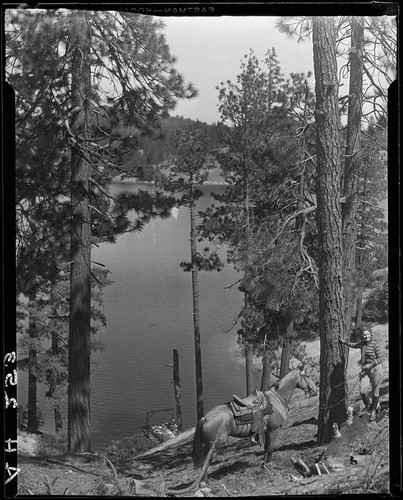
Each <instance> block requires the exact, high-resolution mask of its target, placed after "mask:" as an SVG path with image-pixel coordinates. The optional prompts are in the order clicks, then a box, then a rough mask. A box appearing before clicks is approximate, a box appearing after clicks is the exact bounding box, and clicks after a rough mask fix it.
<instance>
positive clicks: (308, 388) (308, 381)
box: [300, 373, 317, 397]
mask: <svg viewBox="0 0 403 500" xmlns="http://www.w3.org/2000/svg"><path fill="white" fill-rule="evenodd" d="M300 376H301V378H302V380H304V381H305V383H306V385H307V389H306V390H305V389H303V388H302V387H301V389H302V390H303V391H304V392H305V395H306V394H308V397H311V396H313V394H312V392H313V391H312V388H311V384H312V385H313V382H312V380H311V379H310V378H309V377H308V376H307V375H305V373H301V374H300ZM315 392H316V393H317V391H315Z"/></svg>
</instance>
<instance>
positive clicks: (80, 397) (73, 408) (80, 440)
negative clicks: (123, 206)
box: [68, 12, 92, 452]
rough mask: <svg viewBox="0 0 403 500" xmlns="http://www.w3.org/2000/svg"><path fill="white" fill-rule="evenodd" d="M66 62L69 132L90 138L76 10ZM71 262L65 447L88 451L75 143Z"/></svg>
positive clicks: (86, 318)
mask: <svg viewBox="0 0 403 500" xmlns="http://www.w3.org/2000/svg"><path fill="white" fill-rule="evenodd" d="M75 29H76V35H77V38H76V43H77V47H76V49H75V51H74V53H73V61H72V83H71V95H72V106H73V107H78V108H80V113H79V115H78V116H77V117H76V119H75V122H74V123H73V126H72V127H71V130H72V131H73V133H74V134H75V135H76V136H77V135H78V134H80V135H83V136H84V137H85V138H86V139H89V138H90V132H91V128H90V124H89V113H88V106H89V102H88V96H89V90H90V85H91V73H90V61H89V53H90V32H89V27H88V24H87V21H86V18H85V14H84V13H82V12H77V17H76V26H75ZM71 168H72V174H71V204H72V222H71V260H72V264H71V267H70V324H69V374H68V449H69V450H71V451H74V452H91V451H92V446H91V438H90V303H91V286H90V276H91V275H90V272H91V271H90V269H91V221H90V212H89V207H88V202H89V182H90V177H91V167H90V165H89V164H88V163H87V162H86V161H85V160H84V159H83V158H82V156H81V154H80V151H79V146H78V145H77V144H76V145H75V146H73V148H72V151H71Z"/></svg>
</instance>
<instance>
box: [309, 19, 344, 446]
mask: <svg viewBox="0 0 403 500" xmlns="http://www.w3.org/2000/svg"><path fill="white" fill-rule="evenodd" d="M312 26H313V47H314V69H315V91H316V112H315V115H316V131H317V132H316V133H317V182H318V189H317V200H318V201H317V204H318V208H317V224H318V237H319V241H318V243H319V333H320V347H321V349H320V373H321V379H320V395H319V417H318V420H319V430H318V442H319V443H323V442H327V441H329V440H330V436H331V428H332V427H331V426H332V425H333V423H334V422H336V423H337V424H339V425H340V424H341V422H343V421H344V419H345V415H346V407H345V405H346V401H345V397H346V393H345V391H346V388H345V358H344V357H342V356H341V351H340V348H339V341H338V338H339V336H344V331H345V322H344V307H345V306H344V291H343V279H342V226H341V222H342V221H341V206H340V192H339V186H340V176H341V165H340V154H339V130H338V127H339V124H338V82H337V62H336V51H335V35H336V30H335V25H334V20H333V19H331V18H322V17H317V18H314V19H313V25H312Z"/></svg>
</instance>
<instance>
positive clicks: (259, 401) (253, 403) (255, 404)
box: [232, 389, 265, 409]
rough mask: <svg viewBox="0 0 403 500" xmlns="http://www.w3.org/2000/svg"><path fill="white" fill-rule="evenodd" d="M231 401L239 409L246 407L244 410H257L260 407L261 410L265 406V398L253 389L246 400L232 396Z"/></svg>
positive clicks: (261, 393)
mask: <svg viewBox="0 0 403 500" xmlns="http://www.w3.org/2000/svg"><path fill="white" fill-rule="evenodd" d="M232 399H233V401H234V402H235V403H236V404H237V405H238V406H241V407H243V406H244V407H246V408H251V409H252V408H253V409H259V408H260V407H262V408H263V406H265V397H264V394H263V392H261V391H258V390H257V389H255V390H254V391H253V392H252V394H251V395H250V396H248V397H247V398H244V399H241V398H240V397H239V396H237V395H236V394H234V395H233V396H232Z"/></svg>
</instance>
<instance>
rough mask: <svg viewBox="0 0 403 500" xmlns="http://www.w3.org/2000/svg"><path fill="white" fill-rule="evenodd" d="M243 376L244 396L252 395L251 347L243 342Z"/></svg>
mask: <svg viewBox="0 0 403 500" xmlns="http://www.w3.org/2000/svg"><path fill="white" fill-rule="evenodd" d="M244 345H245V375H246V395H247V396H249V394H251V393H252V391H253V389H254V380H253V349H252V346H251V345H249V344H248V343H247V342H245V344H244Z"/></svg>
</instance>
